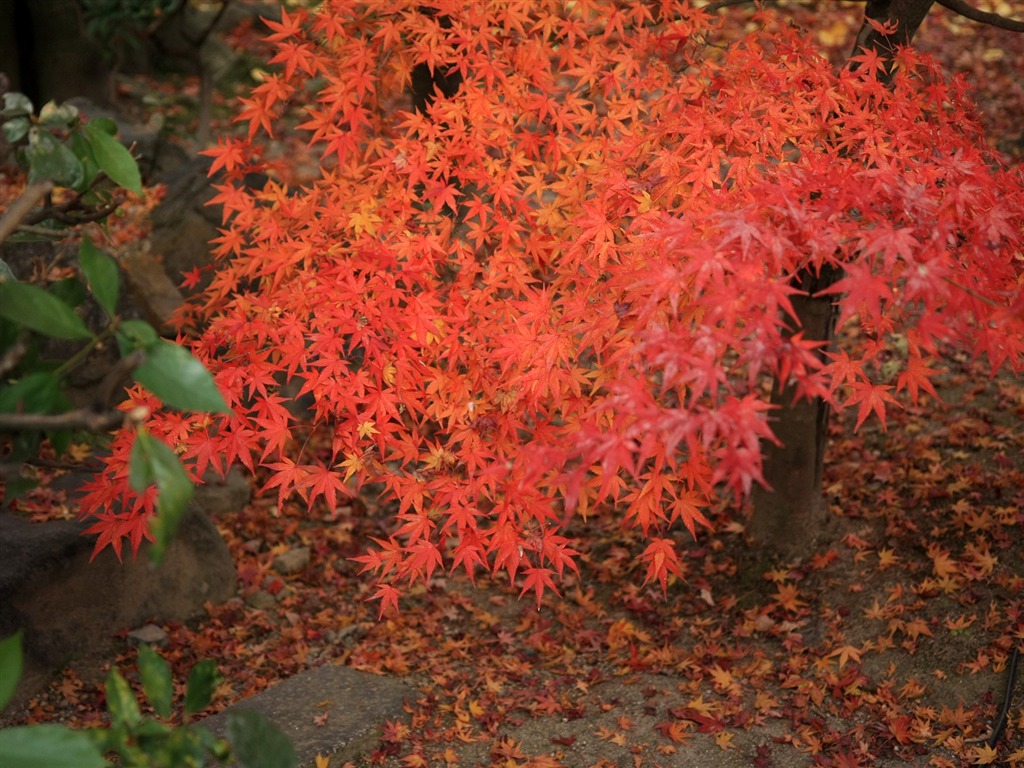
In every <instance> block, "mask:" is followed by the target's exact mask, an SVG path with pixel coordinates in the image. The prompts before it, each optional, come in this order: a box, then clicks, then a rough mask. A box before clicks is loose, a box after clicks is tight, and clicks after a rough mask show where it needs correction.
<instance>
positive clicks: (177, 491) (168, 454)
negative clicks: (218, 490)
mask: <svg viewBox="0 0 1024 768" xmlns="http://www.w3.org/2000/svg"><path fill="white" fill-rule="evenodd" d="M128 482H129V484H130V485H131V487H132V488H133V489H134V490H136V491H137V492H140V493H141V492H142V491H144V490H146V489H147V488H148V487H149V486H151V485H153V484H154V483H156V490H157V497H156V515H155V516H154V517H153V519H152V520H150V522H149V530H150V532H151V533H152V534H153V538H154V541H153V547H152V548H151V549H150V558H151V560H152V561H153V562H155V563H158V562H160V560H161V559H162V558H163V555H164V551H165V550H166V549H167V545H168V544H170V542H171V539H173V538H174V534H175V533H177V531H178V526H179V525H181V518H182V517H183V516H184V514H185V508H186V507H187V506H188V503H189V501H191V500H192V492H193V491H194V490H195V489H194V488H193V486H192V481H191V480H190V479H189V477H188V473H186V472H185V469H184V468H183V467H182V466H181V462H180V461H178V457H177V456H176V455H175V453H174V451H172V450H171V449H170V448H168V447H167V445H165V444H164V443H163V442H161V441H160V440H157V439H156V438H155V437H153V436H152V435H150V434H149V433H148V432H146V431H145V430H139V432H138V433H137V434H136V435H135V442H134V443H133V444H132V451H131V457H130V460H129V464H128Z"/></svg>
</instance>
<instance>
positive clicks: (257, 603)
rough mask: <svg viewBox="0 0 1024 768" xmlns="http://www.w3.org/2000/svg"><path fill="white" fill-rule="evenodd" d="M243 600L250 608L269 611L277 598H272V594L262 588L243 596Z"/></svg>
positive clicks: (275, 603)
mask: <svg viewBox="0 0 1024 768" xmlns="http://www.w3.org/2000/svg"><path fill="white" fill-rule="evenodd" d="M245 602H246V603H247V604H248V605H249V607H250V608H255V609H256V610H257V611H269V610H270V609H271V608H273V607H274V606H275V605H277V600H275V599H274V596H273V595H272V594H270V593H269V592H264V591H263V590H262V589H260V590H257V591H255V592H253V593H252V594H251V595H249V596H248V597H247V598H245Z"/></svg>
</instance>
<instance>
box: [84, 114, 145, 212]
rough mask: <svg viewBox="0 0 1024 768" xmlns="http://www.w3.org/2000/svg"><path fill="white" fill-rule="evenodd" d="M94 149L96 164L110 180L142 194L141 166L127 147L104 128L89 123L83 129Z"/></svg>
mask: <svg viewBox="0 0 1024 768" xmlns="http://www.w3.org/2000/svg"><path fill="white" fill-rule="evenodd" d="M83 130H84V131H85V137H86V139H87V140H88V142H89V145H90V146H91V147H92V155H93V157H94V158H95V159H96V163H97V164H98V165H99V167H100V170H102V171H103V172H104V173H105V174H107V176H109V177H110V179H111V180H112V181H113V182H115V183H116V184H120V185H121V186H122V187H124V188H125V189H127V190H129V191H130V192H134V193H135V194H137V195H141V194H142V178H141V177H140V175H139V165H138V163H136V162H135V158H134V157H132V154H131V152H129V151H128V150H127V149H126V148H125V146H124V145H123V144H122V143H121V142H119V141H118V140H117V139H115V138H114V137H113V136H111V135H110V134H108V133H107V132H106V131H104V130H103V127H102V126H97V125H95V124H93V123H87V124H86V125H85V127H84V129H83Z"/></svg>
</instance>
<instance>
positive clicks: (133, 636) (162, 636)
mask: <svg viewBox="0 0 1024 768" xmlns="http://www.w3.org/2000/svg"><path fill="white" fill-rule="evenodd" d="M128 642H130V643H131V644H132V645H142V644H143V643H145V644H146V645H156V646H163V645H167V633H166V632H165V631H164V630H163V628H162V627H158V626H157V625H156V624H146V625H145V626H142V627H139V628H138V629H133V630H132V631H131V632H129V633H128Z"/></svg>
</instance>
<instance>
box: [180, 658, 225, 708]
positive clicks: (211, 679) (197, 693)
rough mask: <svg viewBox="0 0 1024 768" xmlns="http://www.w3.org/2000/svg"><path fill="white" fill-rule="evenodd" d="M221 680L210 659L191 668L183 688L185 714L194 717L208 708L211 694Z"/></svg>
mask: <svg viewBox="0 0 1024 768" xmlns="http://www.w3.org/2000/svg"><path fill="white" fill-rule="evenodd" d="M222 679H223V678H222V677H221V674H220V672H219V671H218V670H217V665H216V664H215V663H214V662H213V661H211V660H210V659H203V660H202V661H200V662H199V663H198V664H196V665H195V666H194V667H192V671H191V672H189V674H188V684H187V686H186V688H185V712H186V713H187V714H189V715H194V714H196V713H197V712H202V711H203V710H204V709H206V708H207V707H208V706H210V702H211V701H213V693H214V691H216V690H217V686H218V685H220V681H221V680H222Z"/></svg>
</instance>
